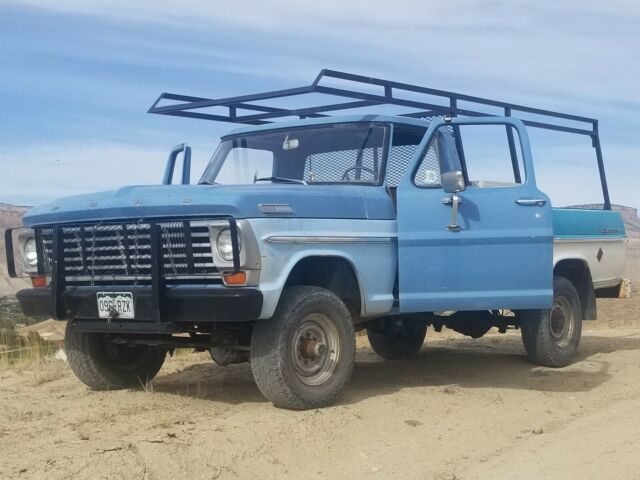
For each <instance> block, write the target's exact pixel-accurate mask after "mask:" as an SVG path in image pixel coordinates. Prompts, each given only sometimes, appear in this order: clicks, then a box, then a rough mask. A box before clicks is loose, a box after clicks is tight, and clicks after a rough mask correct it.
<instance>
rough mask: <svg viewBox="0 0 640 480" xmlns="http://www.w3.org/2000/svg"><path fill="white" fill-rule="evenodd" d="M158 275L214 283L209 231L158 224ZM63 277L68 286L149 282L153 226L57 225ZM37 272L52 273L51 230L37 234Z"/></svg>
mask: <svg viewBox="0 0 640 480" xmlns="http://www.w3.org/2000/svg"><path fill="white" fill-rule="evenodd" d="M157 228H158V233H159V239H160V240H159V243H160V245H159V248H158V249H159V251H160V253H161V257H162V258H161V261H160V274H161V275H162V276H163V278H164V279H165V280H166V281H167V282H169V283H171V282H180V281H186V280H207V281H217V280H219V278H220V275H219V272H218V270H217V268H216V267H215V265H214V263H213V256H212V252H211V243H210V239H209V229H208V227H207V225H206V224H203V223H202V222H201V221H200V222H189V221H181V220H175V221H162V222H158V223H157ZM60 234H61V235H62V244H63V253H62V255H61V257H60V258H61V259H62V260H63V267H64V275H65V279H66V283H67V284H69V285H84V284H98V285H99V284H114V283H116V284H117V283H120V284H129V283H140V284H145V283H147V284H148V283H150V282H151V276H152V273H151V268H152V250H153V249H152V245H151V223H149V222H145V221H138V222H128V223H102V224H87V225H74V226H61V227H60ZM36 242H37V248H38V254H39V258H40V259H42V260H41V261H40V262H39V264H40V265H39V268H40V270H41V271H40V273H41V274H43V275H50V274H51V272H52V256H53V253H52V252H53V228H52V227H43V228H38V229H36Z"/></svg>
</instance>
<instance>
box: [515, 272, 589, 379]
mask: <svg viewBox="0 0 640 480" xmlns="http://www.w3.org/2000/svg"><path fill="white" fill-rule="evenodd" d="M519 317H520V328H521V331H522V341H523V343H524V348H525V350H526V351H527V356H528V357H529V360H531V361H532V362H534V363H537V364H538V365H542V366H545V367H564V366H566V365H569V364H570V363H571V362H572V361H573V360H574V359H575V356H576V353H577V350H578V345H579V344H580V336H581V334H582V308H581V305H580V297H579V295H578V292H577V291H576V289H575V287H574V286H573V284H572V283H571V282H570V281H569V280H568V279H567V278H565V277H562V276H556V277H554V279H553V306H552V307H551V308H550V309H540V310H523V311H521V312H519Z"/></svg>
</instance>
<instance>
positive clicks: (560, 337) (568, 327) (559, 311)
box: [549, 296, 575, 348]
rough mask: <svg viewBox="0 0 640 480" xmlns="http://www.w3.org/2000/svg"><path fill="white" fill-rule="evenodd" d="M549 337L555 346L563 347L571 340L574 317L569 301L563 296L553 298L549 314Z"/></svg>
mask: <svg viewBox="0 0 640 480" xmlns="http://www.w3.org/2000/svg"><path fill="white" fill-rule="evenodd" d="M549 326H550V331H551V338H552V339H553V342H554V343H555V344H556V346H558V347H560V348H564V347H566V346H567V345H569V343H570V342H571V338H572V337H573V331H574V329H575V317H574V314H573V309H572V308H571V302H569V299H568V298H567V297H564V296H560V297H558V298H556V299H555V301H554V303H553V307H552V308H551V312H550V314H549Z"/></svg>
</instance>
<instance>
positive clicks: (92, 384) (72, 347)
mask: <svg viewBox="0 0 640 480" xmlns="http://www.w3.org/2000/svg"><path fill="white" fill-rule="evenodd" d="M64 344H65V351H66V353H67V358H68V360H69V365H70V366H71V370H73V373H75V374H76V377H78V378H79V379H80V381H82V382H83V383H84V384H85V385H87V386H88V387H89V388H91V389H92V390H117V389H122V388H131V387H140V386H144V385H145V384H146V383H147V382H148V381H149V380H151V379H153V378H154V377H155V376H156V374H157V373H158V371H160V368H161V367H162V364H163V363H164V360H165V357H166V354H167V352H166V350H165V349H163V348H161V347H156V346H150V345H123V344H115V343H113V342H112V341H111V340H110V336H109V334H106V333H90V332H81V331H78V329H77V328H76V326H75V325H74V324H73V322H72V321H69V322H67V328H66V332H65V338H64Z"/></svg>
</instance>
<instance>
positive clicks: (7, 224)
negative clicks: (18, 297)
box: [0, 203, 29, 297]
mask: <svg viewBox="0 0 640 480" xmlns="http://www.w3.org/2000/svg"><path fill="white" fill-rule="evenodd" d="M28 209H29V207H22V206H18V205H9V204H6V203H0V297H4V296H9V295H13V294H14V293H15V292H16V291H17V290H19V289H20V288H24V287H25V286H26V285H27V281H26V280H24V279H11V278H9V274H8V273H7V266H6V265H7V259H6V255H5V248H4V231H5V230H6V229H7V228H11V227H19V226H20V225H22V215H24V212H26V211H27V210H28Z"/></svg>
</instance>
